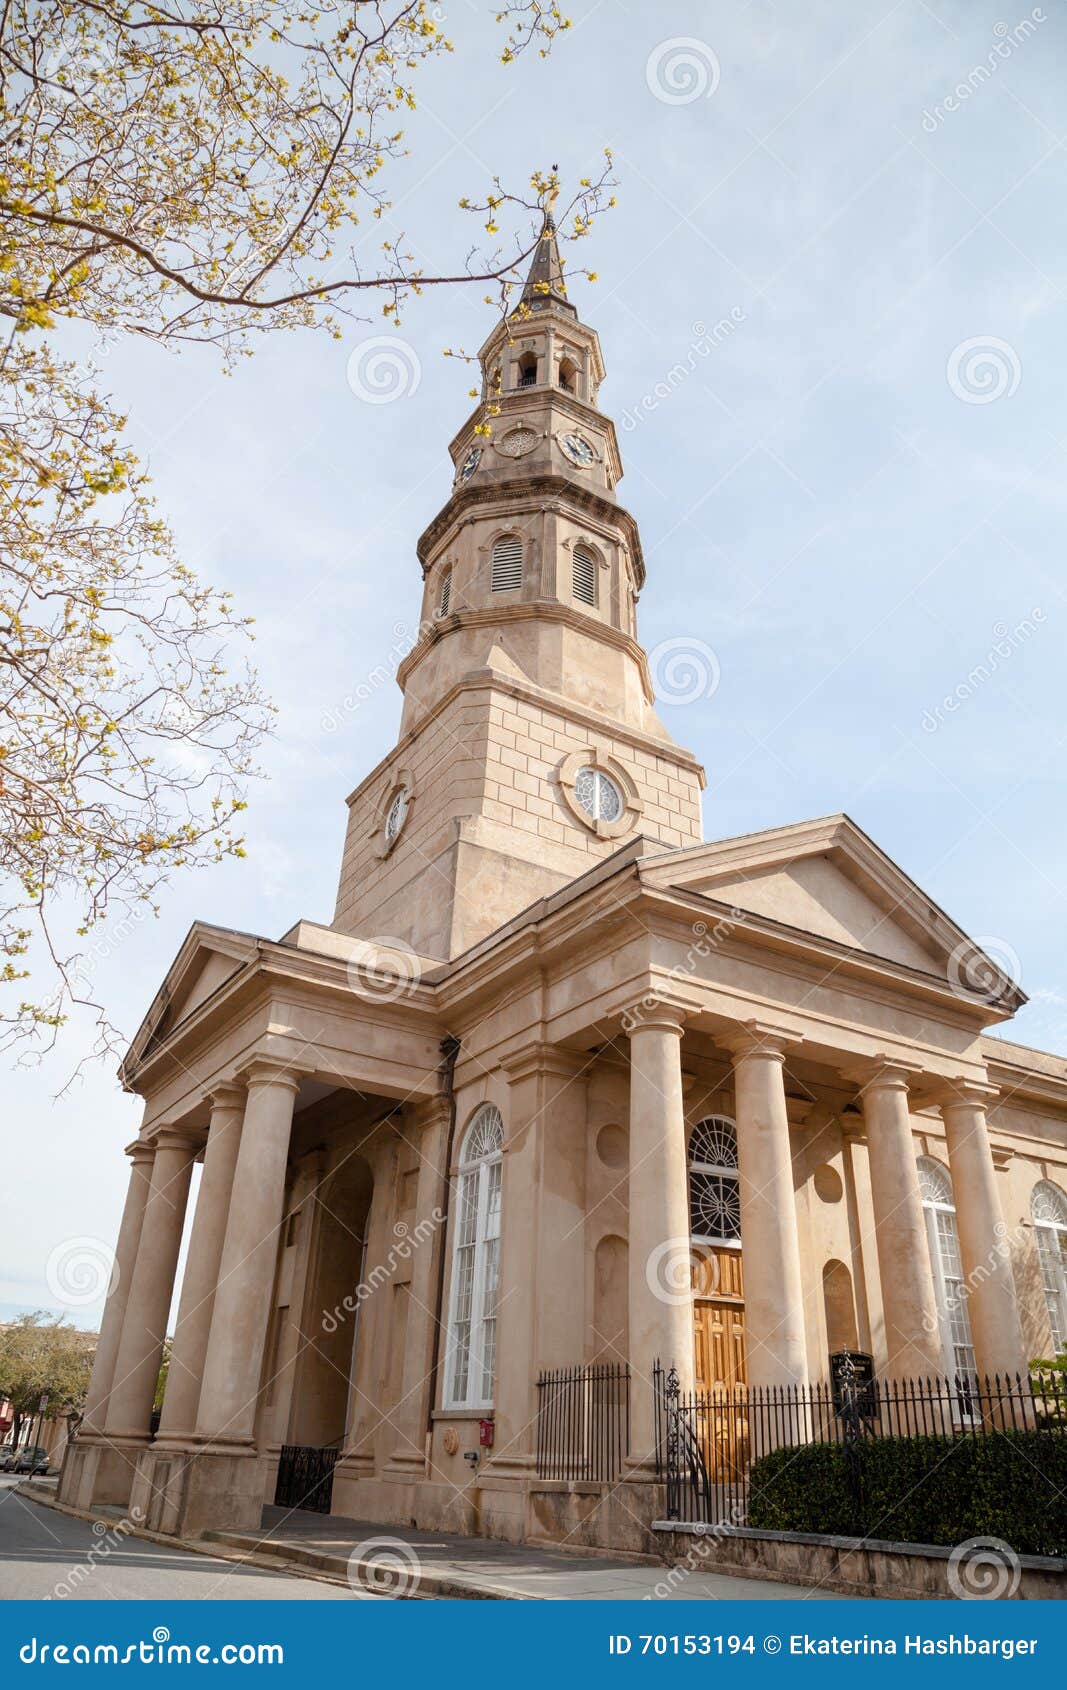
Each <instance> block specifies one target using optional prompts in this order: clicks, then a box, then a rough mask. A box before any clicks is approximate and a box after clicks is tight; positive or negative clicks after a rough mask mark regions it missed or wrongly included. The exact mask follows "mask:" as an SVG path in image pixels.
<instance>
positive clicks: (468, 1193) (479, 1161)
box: [447, 1103, 504, 1408]
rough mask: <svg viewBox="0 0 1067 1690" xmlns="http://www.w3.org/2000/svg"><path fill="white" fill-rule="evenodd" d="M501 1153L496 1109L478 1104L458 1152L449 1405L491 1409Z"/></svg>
mask: <svg viewBox="0 0 1067 1690" xmlns="http://www.w3.org/2000/svg"><path fill="white" fill-rule="evenodd" d="M503 1153H504V1123H503V1121H502V1120H501V1118H500V1111H499V1109H497V1108H496V1106H495V1104H492V1103H483V1104H482V1106H481V1108H480V1109H478V1110H476V1111H475V1113H474V1115H473V1117H472V1119H471V1122H470V1125H469V1126H468V1128H467V1131H466V1133H465V1135H464V1138H463V1143H462V1145H461V1146H460V1153H459V1177H458V1179H457V1182H456V1209H455V1215H454V1218H453V1222H452V1225H453V1228H454V1234H453V1236H454V1240H455V1242H454V1244H453V1249H452V1295H451V1309H450V1313H449V1321H448V1349H449V1354H448V1371H447V1380H448V1387H447V1398H448V1400H447V1407H449V1408H491V1407H492V1402H493V1368H494V1364H495V1360H496V1300H497V1285H498V1282H499V1276H500V1180H501V1173H502V1170H503Z"/></svg>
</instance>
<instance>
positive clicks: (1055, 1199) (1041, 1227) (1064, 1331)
mask: <svg viewBox="0 0 1067 1690" xmlns="http://www.w3.org/2000/svg"><path fill="white" fill-rule="evenodd" d="M1030 1217H1031V1219H1032V1220H1033V1223H1034V1238H1035V1240H1036V1243H1037V1255H1038V1260H1039V1262H1040V1264H1041V1283H1042V1286H1043V1288H1044V1292H1045V1307H1046V1308H1047V1309H1048V1322H1049V1325H1050V1327H1051V1328H1052V1342H1053V1345H1054V1347H1055V1349H1056V1351H1057V1352H1059V1351H1062V1350H1067V1193H1064V1192H1062V1191H1061V1190H1060V1188H1059V1186H1058V1185H1053V1183H1052V1181H1051V1180H1047V1179H1043V1180H1039V1181H1038V1183H1037V1185H1035V1186H1034V1189H1033V1192H1032V1193H1031V1196H1030Z"/></svg>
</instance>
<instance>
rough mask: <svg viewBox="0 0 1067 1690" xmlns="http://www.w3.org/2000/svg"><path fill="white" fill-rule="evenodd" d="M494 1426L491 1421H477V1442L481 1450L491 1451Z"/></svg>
mask: <svg viewBox="0 0 1067 1690" xmlns="http://www.w3.org/2000/svg"><path fill="white" fill-rule="evenodd" d="M494 1424H495V1423H494V1422H493V1421H492V1420H479V1422H478V1442H479V1443H480V1444H481V1446H482V1448H483V1449H492V1447H493V1428H494Z"/></svg>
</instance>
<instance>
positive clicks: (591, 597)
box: [574, 545, 597, 606]
mask: <svg viewBox="0 0 1067 1690" xmlns="http://www.w3.org/2000/svg"><path fill="white" fill-rule="evenodd" d="M596 576H597V568H596V558H595V557H594V556H593V554H592V552H591V551H590V550H589V547H588V546H581V545H579V546H575V548H574V596H575V598H576V599H577V600H578V601H579V603H580V604H591V605H594V606H595V605H596V585H597V582H596Z"/></svg>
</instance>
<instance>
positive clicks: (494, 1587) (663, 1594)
mask: <svg viewBox="0 0 1067 1690" xmlns="http://www.w3.org/2000/svg"><path fill="white" fill-rule="evenodd" d="M19 1490H20V1491H22V1493H23V1494H24V1495H25V1496H26V1497H27V1498H28V1499H30V1500H32V1501H34V1502H37V1503H39V1504H41V1505H42V1506H44V1507H46V1508H55V1509H57V1510H58V1511H59V1512H60V1513H63V1514H73V1515H75V1516H76V1517H78V1518H79V1519H87V1520H94V1521H96V1520H99V1521H100V1522H101V1523H102V1524H103V1525H105V1526H108V1527H114V1526H115V1525H117V1524H118V1522H119V1521H120V1520H121V1519H122V1510H121V1509H119V1508H98V1509H94V1510H93V1511H92V1512H91V1513H90V1512H84V1511H83V1510H81V1509H74V1508H68V1507H66V1506H65V1505H64V1504H63V1503H61V1502H59V1501H58V1500H57V1498H56V1481H55V1480H54V1479H53V1480H47V1479H46V1480H41V1479H34V1480H30V1481H28V1482H24V1483H23V1484H22V1485H20V1486H19ZM129 1535H130V1536H131V1537H143V1538H148V1539H150V1540H151V1541H152V1542H155V1543H163V1544H170V1545H172V1546H178V1547H180V1548H182V1549H183V1550H190V1551H194V1552H196V1553H197V1554H200V1555H209V1556H213V1557H214V1558H216V1559H218V1560H225V1561H242V1562H246V1563H249V1564H251V1565H253V1566H258V1567H269V1568H272V1569H273V1570H275V1571H277V1572H292V1573H295V1574H299V1575H300V1576H301V1577H304V1578H306V1577H307V1575H308V1574H309V1573H310V1574H311V1575H312V1576H313V1577H315V1576H317V1577H319V1578H321V1579H323V1580H327V1581H329V1582H330V1583H331V1584H344V1585H350V1586H351V1587H352V1588H354V1589H357V1590H365V1591H368V1592H369V1593H371V1594H376V1595H380V1596H386V1597H389V1596H394V1597H408V1598H411V1597H415V1598H419V1599H426V1598H434V1597H436V1598H445V1599H450V1600H453V1601H456V1600H458V1601H468V1602H469V1601H501V1600H503V1601H519V1602H559V1601H565V1602H612V1601H631V1602H632V1601H643V1600H648V1601H657V1600H663V1601H671V1602H679V1601H684V1602H723V1601H757V1602H768V1601H776V1600H778V1601H781V1600H792V1601H800V1602H803V1601H816V1602H818V1601H830V1600H832V1601H838V1602H840V1601H851V1600H854V1599H853V1598H851V1597H842V1596H840V1595H835V1593H834V1592H833V1591H831V1590H816V1589H812V1588H811V1587H810V1586H806V1585H795V1584H782V1583H780V1582H779V1581H777V1580H775V1581H773V1582H772V1581H771V1580H769V1579H758V1578H739V1577H735V1576H733V1575H732V1574H729V1573H705V1572H699V1571H693V1572H687V1571H685V1570H684V1569H682V1568H676V1569H672V1568H670V1567H668V1566H667V1565H665V1564H662V1563H659V1562H655V1563H650V1564H642V1563H641V1562H640V1561H638V1560H625V1559H623V1558H621V1557H616V1556H610V1555H590V1554H588V1553H582V1552H579V1551H568V1550H566V1549H556V1548H553V1547H552V1546H551V1545H549V1544H529V1543H500V1542H497V1541H496V1540H495V1539H491V1538H480V1537H462V1536H460V1535H458V1534H452V1533H450V1532H419V1531H412V1530H409V1529H408V1528H406V1527H400V1526H383V1525H378V1524H375V1523H373V1522H371V1521H363V1520H348V1519H345V1518H344V1517H343V1516H342V1515H339V1514H311V1513H308V1512H306V1511H305V1510H303V1509H285V1508H275V1507H273V1506H268V1507H266V1508H264V1510H263V1524H262V1527H261V1529H260V1530H259V1531H258V1532H225V1531H218V1532H209V1533H207V1534H206V1536H204V1537H202V1538H197V1539H195V1540H194V1539H179V1538H173V1537H163V1536H161V1535H160V1534H159V1533H158V1532H149V1531H143V1530H136V1529H135V1530H133V1531H131V1532H130V1533H129ZM357 1551H358V1553H357Z"/></svg>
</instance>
